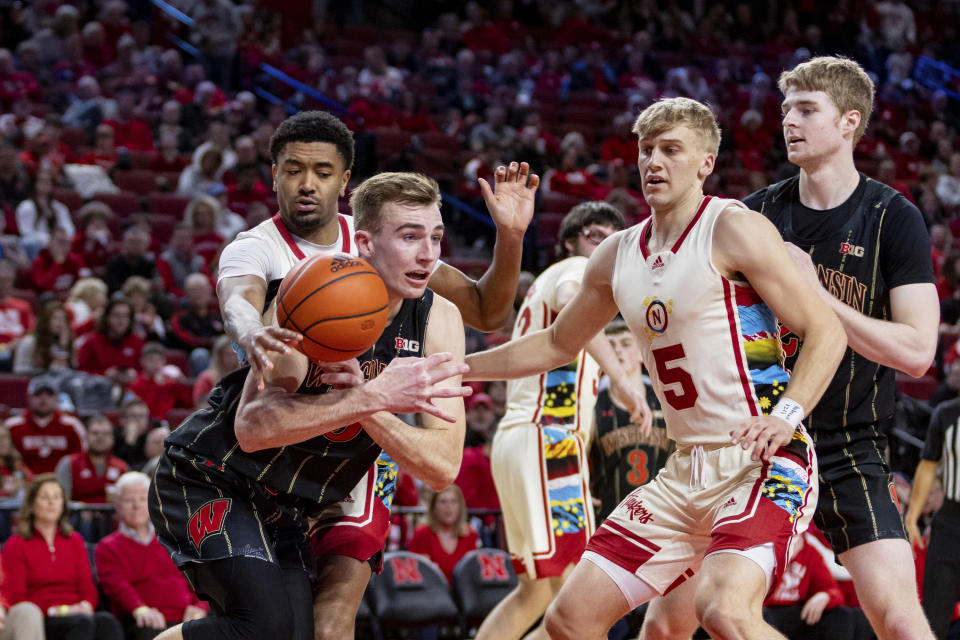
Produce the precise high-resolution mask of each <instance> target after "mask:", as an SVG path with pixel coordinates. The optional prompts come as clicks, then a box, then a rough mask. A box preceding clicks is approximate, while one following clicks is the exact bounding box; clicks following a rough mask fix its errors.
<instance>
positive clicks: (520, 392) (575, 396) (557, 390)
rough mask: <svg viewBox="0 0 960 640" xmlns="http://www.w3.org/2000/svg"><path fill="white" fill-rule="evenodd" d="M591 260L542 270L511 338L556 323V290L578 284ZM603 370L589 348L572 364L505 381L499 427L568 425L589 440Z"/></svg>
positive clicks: (576, 259)
mask: <svg viewBox="0 0 960 640" xmlns="http://www.w3.org/2000/svg"><path fill="white" fill-rule="evenodd" d="M586 266H587V259H586V258H584V257H582V256H576V257H572V258H567V259H566V260H561V261H560V262H558V263H556V264H554V265H553V266H551V267H549V268H548V269H547V270H546V271H544V272H543V273H542V274H540V277H538V278H537V279H536V280H535V281H534V283H533V285H531V286H530V289H529V290H528V291H527V297H526V299H524V301H523V305H521V307H520V311H519V313H518V314H517V321H516V323H515V324H514V327H513V335H512V338H513V339H516V338H519V337H520V336H522V335H525V334H527V333H530V332H532V331H539V330H540V329H545V328H547V327H549V326H550V325H551V324H553V321H554V320H555V319H556V317H557V314H558V313H559V312H560V309H559V308H558V307H557V303H556V293H557V288H558V287H560V286H561V285H562V284H564V283H565V282H575V283H577V284H580V282H581V281H582V280H583V272H584V270H585V269H586ZM599 373H600V368H599V366H598V365H597V363H596V361H595V360H594V359H593V358H591V357H590V356H589V355H588V354H587V352H586V351H581V352H580V353H579V354H578V355H577V359H576V360H574V361H573V362H571V363H570V364H568V365H566V366H563V367H560V368H558V369H554V370H553V371H548V372H547V373H542V374H540V375H538V376H529V377H527V378H520V379H518V380H510V381H508V383H507V411H506V414H505V415H504V416H503V419H502V420H501V421H500V426H499V428H500V429H504V428H509V427H513V426H517V425H524V424H534V425H540V426H550V425H567V426H568V427H569V429H570V430H571V431H579V432H581V434H582V436H583V439H584V440H585V441H587V440H589V438H590V426H591V424H592V422H593V405H594V403H595V402H596V399H597V383H598V382H599V379H598V378H599Z"/></svg>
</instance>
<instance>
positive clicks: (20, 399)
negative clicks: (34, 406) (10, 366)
mask: <svg viewBox="0 0 960 640" xmlns="http://www.w3.org/2000/svg"><path fill="white" fill-rule="evenodd" d="M29 384H30V376H15V375H9V374H0V403H3V404H5V405H7V406H8V407H11V408H14V409H23V408H24V407H26V406H27V385H29Z"/></svg>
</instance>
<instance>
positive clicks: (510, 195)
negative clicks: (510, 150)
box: [478, 162, 540, 233]
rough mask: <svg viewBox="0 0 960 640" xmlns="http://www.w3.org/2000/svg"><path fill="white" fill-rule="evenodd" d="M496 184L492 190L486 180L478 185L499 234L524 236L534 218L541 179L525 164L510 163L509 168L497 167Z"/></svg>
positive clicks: (481, 180)
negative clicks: (503, 232)
mask: <svg viewBox="0 0 960 640" xmlns="http://www.w3.org/2000/svg"><path fill="white" fill-rule="evenodd" d="M493 180H494V188H493V189H491V188H490V183H488V182H487V181H486V180H484V179H483V178H479V179H478V182H479V183H480V193H482V194H483V201H484V202H485V203H486V204H487V211H489V212H490V217H491V218H493V221H494V223H496V225H497V230H498V231H518V232H519V233H524V232H525V231H526V230H527V226H528V225H529V224H530V220H531V219H532V218H533V196H534V194H536V192H537V187H539V186H540V176H538V175H537V174H535V173H530V165H528V164H527V163H526V162H521V163H520V164H519V165H518V164H517V163H516V162H511V163H510V166H509V167H504V166H499V167H497V170H496V171H495V172H494V176H493Z"/></svg>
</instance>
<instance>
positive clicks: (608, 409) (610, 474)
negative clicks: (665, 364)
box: [590, 381, 673, 522]
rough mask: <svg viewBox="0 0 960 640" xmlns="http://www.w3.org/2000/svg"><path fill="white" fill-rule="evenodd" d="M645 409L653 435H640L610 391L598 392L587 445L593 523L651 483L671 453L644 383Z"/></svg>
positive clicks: (658, 411) (655, 405) (656, 404)
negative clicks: (594, 500) (649, 413)
mask: <svg viewBox="0 0 960 640" xmlns="http://www.w3.org/2000/svg"><path fill="white" fill-rule="evenodd" d="M646 388H647V405H648V406H649V407H650V410H651V411H652V412H653V431H652V432H651V433H650V435H649V436H647V437H644V436H642V435H641V434H640V425H638V424H636V423H634V422H631V420H630V414H629V413H627V411H626V410H624V409H621V408H620V407H619V406H617V405H616V404H615V403H614V402H613V398H611V396H610V388H609V387H606V388H602V389H600V393H599V394H598V395H597V406H596V408H595V410H594V416H595V418H596V420H595V422H594V434H593V443H592V444H591V445H590V493H592V494H593V497H594V498H597V499H598V500H600V506H599V507H598V508H597V522H600V521H601V520H603V519H604V518H606V517H607V516H608V515H610V512H611V511H613V510H614V509H615V508H616V506H617V505H618V504H620V502H621V501H622V500H623V499H624V498H626V497H627V494H628V493H630V492H631V491H633V490H634V489H636V488H637V487H639V486H641V485H643V484H646V483H647V482H649V481H650V480H653V478H654V476H656V475H657V473H658V472H659V471H660V469H662V468H663V465H664V464H666V461H667V455H669V453H670V452H671V451H672V450H673V446H672V444H671V443H670V439H669V438H667V432H666V429H665V428H664V423H663V411H662V410H661V409H660V401H659V400H657V395H656V393H655V392H654V391H653V387H652V386H651V385H650V383H649V381H647V387H646Z"/></svg>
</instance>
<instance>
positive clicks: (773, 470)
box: [587, 430, 817, 595]
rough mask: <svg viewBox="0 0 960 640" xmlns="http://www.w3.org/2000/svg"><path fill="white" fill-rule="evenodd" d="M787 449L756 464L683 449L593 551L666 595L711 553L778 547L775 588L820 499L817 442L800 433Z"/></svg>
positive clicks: (597, 538)
mask: <svg viewBox="0 0 960 640" xmlns="http://www.w3.org/2000/svg"><path fill="white" fill-rule="evenodd" d="M798 441H799V442H798ZM801 444H802V445H803V446H802V447H799V446H797V445H801ZM788 447H789V449H790V450H789V451H787V447H784V448H781V449H779V450H778V451H777V453H776V454H775V455H774V456H772V457H771V459H770V460H769V461H768V462H762V461H757V462H753V461H751V460H750V451H749V450H748V451H744V450H743V449H742V448H740V447H739V446H736V445H714V446H705V447H703V450H702V452H698V451H696V448H694V447H691V446H689V445H686V446H679V447H678V449H677V451H676V452H675V453H673V454H672V455H671V456H670V457H669V458H668V459H667V464H666V466H665V467H664V468H663V470H662V471H661V472H660V473H659V474H658V475H657V477H656V478H654V479H653V480H652V481H650V482H648V483H647V484H645V485H643V486H642V487H638V488H637V489H635V490H634V491H633V492H631V493H630V495H628V496H627V497H626V498H625V499H624V500H623V502H621V503H620V504H619V506H617V508H616V509H614V511H613V513H611V514H610V516H609V517H608V518H607V519H606V520H605V521H604V522H603V524H601V525H600V527H599V528H598V529H597V532H596V533H595V534H594V535H593V537H592V538H590V542H589V543H588V544H587V551H591V552H594V553H597V554H599V555H600V556H602V557H603V558H606V559H607V560H609V561H611V562H613V563H614V564H616V565H618V566H620V567H622V568H623V569H625V570H627V571H629V572H630V573H632V574H633V575H636V576H637V577H639V578H640V579H641V580H643V581H644V582H646V583H647V584H649V585H650V586H651V587H653V588H654V589H655V590H656V591H657V592H658V593H660V594H661V595H663V594H666V593H668V592H669V591H671V590H672V589H673V588H675V587H677V586H679V585H680V584H682V583H683V582H684V581H685V580H687V579H688V578H690V577H692V576H693V575H694V574H695V573H696V572H697V571H698V570H699V569H700V565H701V562H702V561H703V558H704V557H705V556H707V555H710V554H712V553H715V552H724V551H746V550H748V549H753V548H754V547H759V546H762V545H768V544H772V545H773V551H774V556H775V562H776V564H775V566H774V568H773V575H769V576H768V580H767V584H768V586H769V585H773V584H776V582H777V579H778V578H779V575H780V574H781V573H782V572H783V569H784V568H785V567H786V565H787V562H788V560H789V558H790V557H791V556H792V555H793V553H794V551H795V550H794V545H795V544H796V539H797V538H798V537H799V536H800V535H801V534H802V533H803V532H804V531H805V530H806V528H807V526H808V524H809V521H810V518H811V516H812V515H813V510H814V507H815V505H816V500H817V483H816V482H810V480H811V479H812V478H816V465H817V463H816V457H815V455H814V453H813V447H812V444H811V443H810V442H809V439H808V438H807V436H806V434H805V433H804V432H803V431H802V430H798V431H797V432H796V433H795V435H794V442H793V443H791V445H788ZM800 452H803V453H800Z"/></svg>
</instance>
